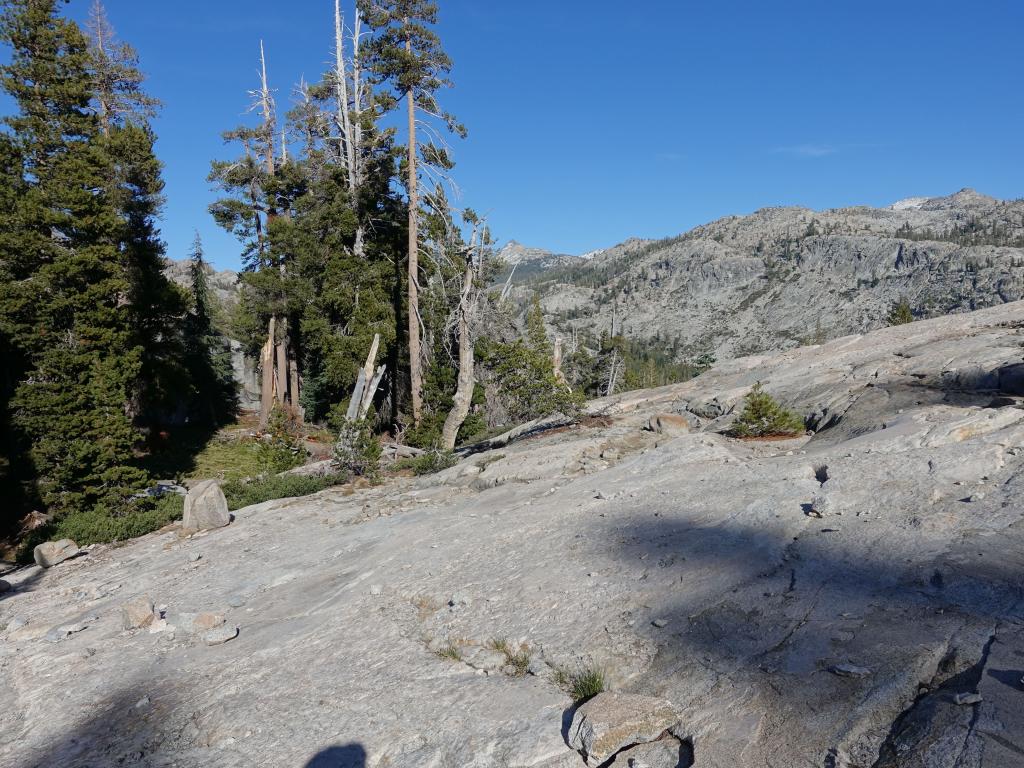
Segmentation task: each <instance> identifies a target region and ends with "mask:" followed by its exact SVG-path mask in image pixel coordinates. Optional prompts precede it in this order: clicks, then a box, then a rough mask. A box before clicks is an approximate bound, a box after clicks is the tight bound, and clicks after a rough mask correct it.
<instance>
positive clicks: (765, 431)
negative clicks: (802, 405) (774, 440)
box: [729, 382, 804, 437]
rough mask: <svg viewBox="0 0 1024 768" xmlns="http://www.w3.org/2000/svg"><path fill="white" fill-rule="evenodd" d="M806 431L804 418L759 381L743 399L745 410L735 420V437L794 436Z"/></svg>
mask: <svg viewBox="0 0 1024 768" xmlns="http://www.w3.org/2000/svg"><path fill="white" fill-rule="evenodd" d="M803 432H804V420H803V419H802V418H800V416H798V415H797V414H796V413H794V412H793V411H790V410H787V409H785V408H783V407H782V406H781V405H779V404H778V403H777V402H776V401H775V398H773V397H772V396H771V395H769V394H768V393H767V392H765V391H764V389H763V388H762V387H761V382H757V383H756V384H755V385H754V386H753V388H752V389H751V390H750V392H748V393H747V396H746V398H745V399H744V401H743V410H742V411H741V412H740V415H739V417H738V418H737V419H736V421H735V422H733V425H732V427H731V428H730V430H729V434H731V435H732V436H733V437H792V436H794V435H801V434H803Z"/></svg>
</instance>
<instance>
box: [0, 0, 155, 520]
mask: <svg viewBox="0 0 1024 768" xmlns="http://www.w3.org/2000/svg"><path fill="white" fill-rule="evenodd" d="M0 38H2V39H3V41H4V42H5V43H7V44H8V45H9V46H10V48H11V57H10V61H9V63H8V64H6V65H5V66H3V67H2V68H0V79H2V85H3V88H4V90H5V91H6V92H7V93H8V94H9V95H10V96H11V97H12V98H13V99H14V101H15V102H16V104H17V114H15V115H12V116H9V117H6V118H5V119H4V123H5V125H6V126H7V127H8V129H9V130H10V134H11V135H10V138H9V139H7V140H6V141H5V144H8V143H9V144H10V145H13V153H11V152H10V148H9V149H8V156H9V157H10V156H11V154H13V156H14V157H15V158H17V160H18V161H20V162H19V164H18V166H17V168H18V170H16V171H15V174H20V179H17V180H15V181H14V183H16V185H17V187H18V191H19V193H20V194H19V195H18V199H17V201H16V204H15V206H14V208H13V209H12V210H9V211H5V214H4V215H5V219H6V221H5V222H4V225H5V226H3V227H2V228H0V229H2V230H3V231H4V232H6V233H8V234H7V235H5V237H4V239H3V241H2V246H0V247H2V249H3V250H2V251H0V270H2V275H0V278H2V279H0V327H2V328H3V333H2V335H3V336H4V337H5V338H6V340H7V343H8V344H10V345H11V346H12V347H13V355H12V358H13V360H15V361H16V366H17V368H16V374H15V378H16V381H17V384H16V386H15V387H14V391H13V393H12V396H11V399H10V402H9V403H8V409H9V413H10V416H9V420H10V425H11V429H12V430H13V431H14V432H16V433H17V434H16V436H15V439H20V441H21V448H22V449H24V450H26V451H27V454H28V456H29V457H30V459H31V464H32V467H33V471H34V477H32V478H26V479H28V480H32V481H34V483H35V486H36V488H37V490H38V493H39V495H40V496H41V499H42V501H43V503H45V504H46V505H47V506H48V507H49V508H50V509H52V510H54V511H56V512H58V513H62V512H66V511H68V510H71V509H76V508H78V507H81V506H83V505H84V506H88V505H91V504H94V503H96V502H100V501H104V502H111V503H113V502H115V501H116V500H117V499H119V498H120V497H122V496H123V494H124V493H125V492H126V491H128V490H130V489H132V488H135V487H138V485H139V484H140V483H141V482H142V481H144V479H145V477H144V474H143V473H142V472H141V471H140V470H138V469H137V468H135V467H134V466H133V464H132V449H133V446H134V445H135V444H136V442H137V441H138V439H139V434H138V432H137V430H136V428H135V426H134V425H133V423H132V418H131V415H130V413H131V408H130V405H131V403H132V402H133V400H134V399H135V395H136V394H137V393H136V391H135V387H136V384H137V382H138V381H139V378H140V374H141V371H142V358H143V350H142V349H141V348H140V346H139V345H138V343H137V337H136V335H135V333H134V330H133V327H132V312H131V300H132V296H133V291H132V280H131V278H130V276H129V274H128V270H127V269H126V264H125V261H124V259H123V258H122V253H121V247H122V245H123V244H124V243H125V241H126V223H125V220H124V218H123V217H122V215H121V211H120V210H119V207H118V205H117V202H116V200H115V199H113V197H114V196H113V195H112V190H111V188H110V180H111V179H114V178H117V173H116V172H115V166H116V162H115V161H114V159H113V158H112V157H111V155H110V153H109V152H108V151H107V147H106V146H105V144H104V142H102V141H99V140H98V137H99V134H100V129H99V121H98V120H97V118H96V115H95V113H94V111H93V110H92V109H91V106H90V105H91V101H92V95H93V94H92V76H91V73H90V68H89V67H90V55H89V48H88V43H87V41H86V39H85V37H84V35H83V34H82V32H81V31H80V29H79V28H78V27H77V25H75V24H74V23H73V22H71V21H68V20H65V19H62V18H60V17H59V16H58V15H57V12H56V2H55V0H10V2H8V3H7V5H6V8H5V10H4V11H3V14H2V16H0ZM5 178H6V177H5Z"/></svg>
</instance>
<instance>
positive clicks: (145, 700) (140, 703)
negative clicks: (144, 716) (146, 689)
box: [135, 696, 149, 709]
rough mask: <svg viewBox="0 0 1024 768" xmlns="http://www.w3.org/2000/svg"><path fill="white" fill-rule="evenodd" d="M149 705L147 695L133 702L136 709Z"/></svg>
mask: <svg viewBox="0 0 1024 768" xmlns="http://www.w3.org/2000/svg"><path fill="white" fill-rule="evenodd" d="M148 706H149V696H143V697H142V698H141V699H139V700H138V701H137V702H135V708H136V709H145V708H146V707H148Z"/></svg>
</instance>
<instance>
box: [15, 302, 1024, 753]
mask: <svg viewBox="0 0 1024 768" xmlns="http://www.w3.org/2000/svg"><path fill="white" fill-rule="evenodd" d="M1022 342H1024V304H1022V303H1014V304H1007V305H1004V306H1001V307H998V308H992V309H987V310H983V311H980V312H976V313H973V314H964V315H958V316H953V317H946V318H940V319H936V320H930V321H925V322H920V323H913V324H910V325H906V326H900V327H896V328H889V329H885V330H881V331H878V332H874V333H872V334H870V335H867V336H851V337H846V338H842V339H838V340H836V341H833V342H831V343H829V344H826V345H823V346H819V347H804V348H800V349H795V350H792V351H788V352H785V353H779V354H772V355H765V356H758V357H748V358H744V359H738V360H734V361H731V362H729V363H726V364H721V365H719V366H718V367H716V368H715V369H713V370H711V371H710V372H708V373H706V374H705V375H703V376H701V377H699V378H698V379H695V380H693V381H691V382H688V383H686V384H682V385H678V386H673V387H666V388H663V389H659V390H651V391H647V392H642V393H630V394H629V395H625V396H619V397H615V398H611V399H607V400H604V401H598V402H596V403H594V404H592V406H591V411H592V416H591V417H590V418H587V419H585V420H584V422H583V424H582V425H580V426H578V427H573V428H563V429H560V430H554V431H552V432H550V433H547V434H543V435H540V436H538V437H534V438H532V439H529V440H524V441H520V442H516V443H511V444H509V445H506V446H503V447H502V448H500V449H498V450H495V451H491V452H486V453H479V454H475V455H472V456H469V457H467V458H465V459H464V460H463V461H461V462H460V463H459V464H458V465H456V466H454V467H452V468H450V469H448V470H445V471H444V472H442V473H440V474H438V475H434V476H432V477H424V478H415V479H402V480H395V481H390V482H389V483H387V484H385V485H382V486H380V487H377V488H373V489H368V490H356V491H354V492H353V489H351V488H338V489H333V490H328V491H324V492H322V493H320V494H318V495H316V496H312V497H307V498H304V499H294V500H280V501H274V502H268V503H266V504H262V505H258V506H254V507H249V508H246V509H243V510H239V511H238V512H237V513H236V515H237V520H236V522H235V523H234V524H232V525H231V526H229V527H227V528H223V529H221V530H220V531H218V532H217V533H216V535H212V536H203V537H193V538H186V537H181V536H180V535H179V534H178V533H176V532H174V531H167V532H163V533H156V534H151V535H149V536H146V537H144V538H142V539H139V540H136V541H133V542H129V543H127V544H125V545H123V546H109V547H95V548H93V549H92V550H91V551H90V553H89V554H88V556H86V557H78V558H75V559H73V560H69V561H68V562H66V563H65V564H63V565H62V566H61V567H59V568H54V569H51V570H47V571H42V570H41V569H39V568H36V567H33V568H28V569H24V570H21V571H17V572H14V573H11V574H6V575H5V578H6V579H7V580H8V581H10V582H11V583H12V584H13V585H14V589H12V590H11V591H10V592H8V593H6V594H5V595H3V596H0V627H2V628H3V629H2V630H0V701H3V702H4V706H3V707H2V709H0V765H3V766H5V767H6V766H11V767H12V768H28V767H29V766H42V765H46V766H49V765H59V766H62V767H63V768H82V767H84V766H90V768H104V767H105V766H116V765H133V766H178V767H179V768H187V767H191V766H210V765H216V766H224V767H226V768H234V767H236V766H237V767H238V768H241V767H242V766H251V765H274V766H296V767H297V768H305V767H306V766H320V765H357V766H370V767H372V768H384V766H388V767H389V768H414V767H415V768H423V767H424V766H437V767H440V766H456V765H458V766H475V767H477V768H489V767H491V766H493V767H494V768H499V767H501V768H505V767H519V768H526V767H527V766H529V767H531V768H554V766H558V767H559V768H571V767H573V766H575V768H580V766H582V765H583V762H582V758H581V757H580V756H579V754H578V753H577V752H576V751H575V750H573V749H572V748H571V747H570V746H569V745H568V743H567V740H566V737H567V736H568V726H569V724H570V723H571V722H572V714H573V713H572V708H571V701H570V699H569V697H568V695H567V694H566V693H565V692H564V691H563V690H561V689H560V688H559V687H558V679H559V677H558V675H557V674H554V673H553V670H554V669H555V668H564V669H567V670H570V671H571V670H573V669H578V668H580V667H581V666H583V665H595V666H599V667H600V668H602V669H604V670H605V672H606V677H607V679H608V681H609V683H610V686H611V688H612V689H613V690H616V691H622V692H628V693H636V694H640V695H645V696H654V697H657V698H662V699H666V700H668V701H670V702H672V705H673V709H674V712H675V713H676V715H677V716H678V719H679V725H678V726H677V727H676V728H675V729H673V730H672V731H671V732H670V736H671V737H672V738H675V739H678V740H679V743H680V745H684V744H686V745H689V744H692V748H693V756H694V760H695V763H694V764H695V765H698V766H702V767H708V768H737V767H738V766H742V767H744V768H745V767H746V766H758V767H760V766H777V767H780V768H781V767H785V768H789V767H790V766H805V765H806V766H832V767H835V766H858V767H864V768H867V767H868V766H884V767H885V768H923V766H928V768H954V767H955V768H981V767H984V768H1007V767H1008V766H1011V767H1012V766H1018V765H1021V764H1022V761H1024V690H1022V687H1021V684H1020V682H1019V681H1020V678H1021V676H1022V675H1024V615H1022V602H1021V599H1022V598H1021V595H1022V574H1024V409H1022V408H1021V407H1020V403H1021V396H1022V395H1024V388H1022V383H1024V376H1022V375H1021V372H1022V366H1021V360H1022V357H1021V356H1022V352H1024V347H1022ZM759 380H760V381H762V382H763V383H764V386H765V388H766V389H767V390H768V391H769V392H771V393H772V394H774V395H776V396H777V397H778V398H779V399H780V400H782V401H783V402H784V403H785V404H786V405H787V406H789V407H792V408H795V409H797V410H799V411H800V412H802V413H804V414H806V415H808V416H809V417H810V422H811V424H812V425H813V426H814V427H815V428H816V429H817V430H818V431H817V433H816V434H815V435H814V436H813V437H810V438H806V437H805V438H800V439H796V440H791V441H782V442H743V441H737V440H733V439H730V438H727V437H723V436H722V435H720V434H717V433H716V432H715V430H717V429H721V428H723V427H724V426H725V425H726V424H727V423H728V421H729V419H730V418H732V412H733V409H734V408H735V406H736V405H737V404H738V403H739V402H740V400H741V398H742V397H743V394H744V393H745V392H746V391H747V390H748V389H749V387H750V386H751V385H753V383H754V382H756V381H759ZM712 404H714V407H711V406H712ZM668 412H677V413H684V414H691V415H692V414H695V413H697V412H700V413H702V414H708V415H710V416H711V417H713V419H709V418H707V417H706V416H705V417H699V418H698V417H697V416H693V418H694V419H695V421H696V423H697V426H696V427H695V428H694V430H693V431H692V432H690V433H686V434H682V435H679V436H678V437H671V436H668V435H663V434H657V433H653V432H650V431H647V430H644V429H643V426H644V425H645V424H646V423H647V422H648V421H649V420H650V418H651V416H653V415H655V414H659V413H668ZM816 497H821V498H822V500H823V502H825V503H822V504H821V505H820V508H821V511H820V512H819V514H821V515H822V517H820V518H818V517H816V516H814V515H812V514H809V512H810V510H811V509H812V500H813V499H815V498H816ZM968 499H974V500H973V501H968ZM818 506H819V505H817V504H815V506H814V507H813V508H817V507H818ZM194 554H201V555H202V557H201V558H200V559H198V560H193V559H192V558H191V556H192V555H194ZM139 595H150V596H153V597H154V599H155V600H156V601H157V602H158V603H159V604H160V608H161V610H165V613H166V615H167V617H169V618H170V619H171V620H170V621H167V620H164V619H161V620H160V622H158V623H157V624H155V625H154V626H153V627H151V628H150V630H149V631H137V632H132V633H125V632H123V631H122V621H121V611H120V607H121V606H122V605H123V604H124V603H126V602H128V601H130V600H132V599H133V598H135V597H137V596H139ZM204 612H208V613H214V614H218V615H220V616H223V617H224V618H225V624H224V625H222V628H218V631H223V632H225V633H229V634H234V630H235V628H238V630H239V631H238V634H237V636H235V637H234V638H233V639H232V640H231V641H230V642H227V643H224V644H221V645H207V644H206V642H207V640H204V636H203V635H200V634H193V633H190V632H185V631H181V630H177V629H175V630H171V629H170V628H169V627H170V626H173V624H174V621H173V617H174V616H175V615H178V614H182V613H193V614H199V613H204ZM655 620H664V621H665V625H664V627H663V628H658V627H656V626H654V625H653V624H652V622H653V621H655ZM161 629H162V630H163V631H156V630H161ZM53 630H56V631H55V633H54V634H53V636H52V641H51V642H47V639H46V638H47V635H48V633H50V632H51V631H53ZM495 639H504V640H505V641H506V643H505V646H504V647H508V648H510V649H518V648H519V647H520V645H521V644H525V645H527V646H529V649H530V653H531V654H532V656H533V658H534V659H537V658H540V659H543V662H544V663H543V664H535V663H532V660H531V665H530V667H529V668H530V669H533V670H535V671H537V672H540V673H541V674H526V675H520V674H518V673H516V672H515V670H514V669H511V667H512V666H513V665H511V664H509V665H507V666H506V667H502V668H500V669H494V668H489V669H474V668H473V667H472V666H471V665H470V664H468V663H466V660H469V659H472V658H474V657H475V653H476V652H478V651H479V649H481V648H495V647H497V645H498V644H496V643H494V642H493V641H494V640H495ZM839 665H852V667H860V668H864V669H867V670H869V672H870V674H866V675H863V676H860V675H854V676H841V675H837V674H834V673H832V672H830V671H829V670H830V668H833V667H837V666H839ZM489 666H490V665H489ZM546 667H547V668H551V669H552V674H543V672H544V669H545V668H546ZM974 692H977V693H979V694H981V697H982V700H981V701H980V702H979V703H976V704H970V705H958V704H956V703H955V696H956V694H958V693H974ZM666 738H667V737H666ZM666 743H667V742H666ZM663 746H664V745H663ZM669 747H670V748H671V747H672V744H669ZM654 752H657V753H658V754H661V753H663V752H664V750H661V749H655V748H653V747H650V748H648V749H647V750H645V753H648V754H653V753H654ZM680 753H681V754H682V746H680ZM620 756H622V757H623V760H625V759H626V756H625V754H624V753H622V752H620V753H618V755H616V757H615V765H616V766H618V765H619V764H620V760H619V757H620ZM659 759H660V758H659ZM317 761H319V762H317ZM331 761H333V762H331ZM346 761H347V762H346Z"/></svg>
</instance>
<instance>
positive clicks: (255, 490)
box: [221, 473, 348, 510]
mask: <svg viewBox="0 0 1024 768" xmlns="http://www.w3.org/2000/svg"><path fill="white" fill-rule="evenodd" d="M347 480H348V477H347V476H346V475H344V474H340V473H339V474H331V475H324V476H322V477H301V476H299V475H274V476H272V477H266V478H261V479H258V480H248V481H246V480H229V481H228V482H226V483H224V485H222V486H221V490H223V491H224V496H225V498H227V500H228V509H232V510H234V509H241V508H242V507H248V506H250V505H251V504H262V503H263V502H264V501H273V500H274V499H287V498H291V497H292V496H308V495H309V494H311V493H316V492H317V491H322V490H324V489H325V488H330V487H332V486H335V485H340V484H341V483H344V482H346V481H347Z"/></svg>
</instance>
